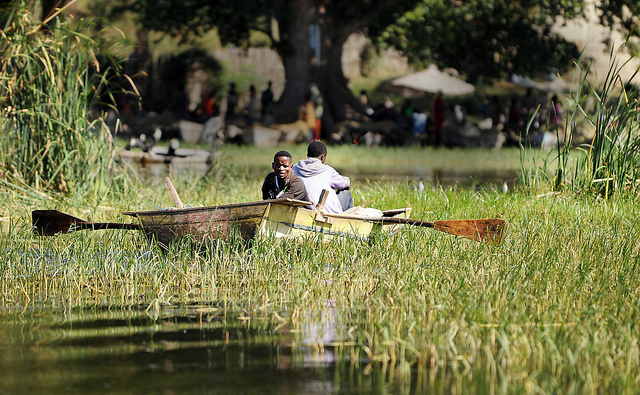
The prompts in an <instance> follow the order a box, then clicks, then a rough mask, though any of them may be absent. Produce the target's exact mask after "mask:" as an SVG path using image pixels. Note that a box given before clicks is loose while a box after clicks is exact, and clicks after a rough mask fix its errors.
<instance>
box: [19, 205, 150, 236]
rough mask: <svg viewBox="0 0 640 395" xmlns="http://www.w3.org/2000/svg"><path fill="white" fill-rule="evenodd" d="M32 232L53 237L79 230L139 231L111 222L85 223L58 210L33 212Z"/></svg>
mask: <svg viewBox="0 0 640 395" xmlns="http://www.w3.org/2000/svg"><path fill="white" fill-rule="evenodd" d="M31 222H32V224H33V226H34V228H33V231H34V232H36V233H37V234H39V235H41V236H54V235H57V234H58V233H69V232H74V231H76V230H81V229H89V230H98V229H140V225H138V224H118V223H111V222H87V221H85V220H83V219H80V218H76V217H74V216H72V215H69V214H65V213H63V212H61V211H58V210H34V211H33V212H32V213H31Z"/></svg>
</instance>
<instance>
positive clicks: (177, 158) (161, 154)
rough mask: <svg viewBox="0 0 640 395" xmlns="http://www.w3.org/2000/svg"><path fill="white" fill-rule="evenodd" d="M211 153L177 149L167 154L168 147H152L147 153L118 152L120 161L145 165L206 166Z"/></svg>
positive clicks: (210, 158) (124, 150) (123, 150)
mask: <svg viewBox="0 0 640 395" xmlns="http://www.w3.org/2000/svg"><path fill="white" fill-rule="evenodd" d="M212 156H213V153H212V152H211V151H206V150H201V149H188V148H178V149H176V150H175V151H174V152H172V153H171V154H169V147H158V146H154V147H153V148H152V149H151V150H150V151H149V152H142V151H132V150H126V149H122V150H120V151H118V157H119V158H120V159H121V160H130V161H134V162H140V163H145V164H151V163H167V164H168V163H171V164H178V165H181V164H200V163H202V164H207V163H211V160H212Z"/></svg>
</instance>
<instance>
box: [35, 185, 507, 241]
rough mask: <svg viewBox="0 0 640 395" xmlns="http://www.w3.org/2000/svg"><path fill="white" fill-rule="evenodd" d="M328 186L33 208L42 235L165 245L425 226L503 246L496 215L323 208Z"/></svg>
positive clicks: (363, 234) (356, 234)
mask: <svg viewBox="0 0 640 395" xmlns="http://www.w3.org/2000/svg"><path fill="white" fill-rule="evenodd" d="M167 184H168V186H169V191H170V192H171V194H172V198H173V199H174V202H176V203H177V205H178V207H181V206H182V201H181V200H180V198H179V196H177V192H175V189H174V188H173V184H171V183H170V181H169V182H168V183H167ZM327 193H328V191H324V192H323V193H322V195H321V197H320V202H318V204H317V206H316V208H315V209H313V210H310V209H308V208H307V206H308V205H309V204H310V203H309V202H303V201H300V200H294V199H271V200H261V201H256V202H248V203H238V204H226V205H219V206H210V207H195V208H179V209H167V210H154V211H130V212H125V213H124V214H125V215H130V216H133V217H135V218H137V219H138V221H139V224H136V223H126V224H122V223H92V222H87V221H84V220H82V219H80V218H76V217H73V216H71V215H69V214H65V213H62V212H60V211H57V210H34V211H33V212H32V224H33V226H34V231H35V232H36V233H38V234H40V235H43V236H53V235H56V234H59V233H65V232H73V231H76V230H82V229H85V230H97V229H131V230H134V229H135V230H142V231H143V232H144V233H145V235H146V236H147V237H148V238H149V239H150V240H151V241H155V242H157V243H159V245H160V246H161V247H162V248H165V249H166V248H168V247H169V245H170V244H172V243H174V242H176V241H181V240H184V239H188V240H191V241H192V242H194V243H195V244H199V245H204V244H205V243H208V242H210V241H215V240H233V239H235V238H237V239H242V240H251V239H253V238H255V237H256V235H261V236H265V237H266V236H268V237H275V238H285V239H294V240H314V241H322V242H326V241H329V240H332V239H335V238H350V239H354V238H355V239H365V240H366V239H369V238H370V237H371V236H372V235H373V234H374V233H376V232H390V231H394V230H397V228H398V227H400V226H403V225H413V226H422V227H427V228H432V229H435V230H438V231H441V232H445V233H449V234H453V235H456V236H461V237H466V238H469V239H472V240H476V241H483V242H487V243H490V244H495V245H500V244H501V243H502V240H503V238H504V235H505V230H506V228H507V224H506V222H505V221H504V220H502V219H498V218H492V219H471V220H444V221H434V222H427V221H421V220H415V219H410V218H408V216H409V213H410V212H411V209H410V208H404V209H398V210H388V211H384V212H382V211H379V210H375V216H368V215H354V214H352V213H343V214H331V213H326V212H324V211H323V208H324V202H325V201H326V196H327Z"/></svg>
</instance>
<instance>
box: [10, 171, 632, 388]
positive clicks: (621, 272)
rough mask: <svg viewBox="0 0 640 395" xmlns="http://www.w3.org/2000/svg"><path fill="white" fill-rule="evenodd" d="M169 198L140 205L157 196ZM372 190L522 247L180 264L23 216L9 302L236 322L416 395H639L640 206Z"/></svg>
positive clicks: (301, 254) (455, 245) (256, 248)
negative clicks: (419, 392) (34, 225)
mask: <svg viewBox="0 0 640 395" xmlns="http://www.w3.org/2000/svg"><path fill="white" fill-rule="evenodd" d="M201 182H202V185H201V186H196V187H194V188H193V189H191V191H190V192H189V193H186V192H185V193H184V194H183V195H184V196H183V199H184V200H186V201H189V200H191V201H197V200H198V199H199V198H200V196H202V195H201V194H203V193H204V191H207V190H208V188H207V187H206V185H205V184H206V183H205V182H204V181H201ZM152 185H153V186H152V187H150V190H146V189H145V188H142V187H141V186H134V187H132V191H135V192H136V193H139V194H141V195H142V196H143V197H146V194H149V195H157V194H158V193H157V192H154V191H155V188H156V187H158V186H159V185H156V184H152ZM178 185H180V184H178ZM178 185H176V186H177V187H178ZM248 187H255V188H257V187H259V182H258V181H246V182H245V181H241V182H239V183H235V182H234V183H233V185H219V186H217V188H219V189H220V190H225V191H227V192H228V193H226V196H227V197H228V198H232V199H233V198H238V199H243V198H244V196H245V193H246V192H244V191H243V192H240V191H237V190H236V189H237V188H241V189H244V188H248ZM178 189H179V190H180V187H178ZM357 189H358V190H359V192H358V193H359V195H360V198H359V199H362V200H361V202H362V203H364V204H365V205H370V206H375V207H379V208H397V207H402V206H411V207H413V208H414V215H413V217H414V218H424V219H463V218H484V217H502V218H504V219H506V220H507V221H508V222H509V225H510V226H509V232H508V235H507V237H506V240H505V243H504V245H503V247H493V246H490V245H486V244H482V243H475V242H472V241H470V240H466V239H459V238H455V237H453V236H451V235H448V234H444V233H441V232H437V231H433V230H430V229H422V228H404V229H402V230H401V231H400V232H398V233H397V234H396V235H380V236H378V237H377V238H376V239H374V240H373V241H372V242H362V241H357V240H347V239H340V240H336V241H335V242H332V243H329V244H326V245H325V244H321V243H317V242H316V241H315V240H313V239H310V240H308V241H307V242H306V243H303V244H300V245H298V244H294V243H291V242H286V241H274V240H272V239H269V238H258V239H256V240H255V241H254V242H253V243H250V244H249V245H241V244H240V243H236V242H234V241H231V242H229V243H215V244H211V245H210V246H209V248H206V249H204V250H202V249H199V248H194V247H193V246H192V245H191V244H189V243H185V244H178V245H174V246H172V247H171V248H170V249H169V251H167V252H163V251H161V250H160V249H159V248H157V246H155V245H154V244H151V243H149V242H148V241H147V240H146V239H144V238H143V237H142V235H141V234H140V233H139V232H131V231H106V232H105V231H95V232H75V233H72V234H68V235H61V236H57V237H49V238H41V237H37V236H34V235H32V234H31V233H30V228H29V227H28V226H25V225H23V224H21V221H20V218H16V219H15V220H14V221H13V223H14V225H13V226H12V227H11V229H10V230H9V232H8V233H7V234H5V236H4V237H3V239H2V243H3V245H2V247H3V251H4V252H5V259H4V262H3V264H2V265H1V266H0V277H1V278H0V288H1V289H0V292H1V293H0V296H1V298H2V303H3V305H5V306H23V307H24V306H34V305H37V306H43V305H44V306H56V305H60V304H62V305H68V306H79V307H82V306H111V307H110V308H111V309H114V308H116V309H117V308H125V307H126V306H139V305H143V306H147V307H146V308H145V311H146V314H148V316H149V317H150V319H152V320H158V321H157V322H159V323H161V322H166V320H167V317H170V315H171V311H173V309H174V308H175V307H176V306H190V305H195V306H201V307H200V308H199V309H200V310H198V311H200V312H199V313H198V314H200V315H201V316H202V318H201V320H202V322H203V323H202V324H201V325H212V326H213V327H217V326H219V325H220V324H219V323H220V322H221V320H222V321H223V322H226V323H227V324H228V325H229V328H232V327H233V326H234V325H235V324H234V322H236V321H237V320H239V321H240V322H242V323H243V324H242V326H243V327H246V328H253V329H252V330H258V332H259V333H265V332H262V331H267V333H269V332H270V333H272V334H273V336H275V337H276V338H279V339H282V338H283V337H284V338H286V339H288V340H287V344H290V345H291V347H293V348H294V349H296V348H310V349H311V350H312V351H313V352H315V353H318V354H319V355H320V354H322V352H323V350H325V352H326V350H332V351H333V352H334V353H335V355H336V356H337V358H338V359H339V361H337V363H338V364H344V363H350V364H355V365H354V366H357V367H358V368H357V371H359V372H364V371H367V370H369V371H374V372H377V373H375V375H376V377H377V379H378V380H380V383H386V384H385V385H391V383H393V385H397V386H401V387H403V388H415V387H413V386H416V385H418V386H421V387H420V388H423V389H425V390H426V389H429V388H431V389H434V388H436V387H438V386H442V387H441V388H453V387H456V388H459V389H460V390H464V391H465V392H466V391H471V390H473V389H474V388H475V390H476V391H482V389H483V388H484V389H485V390H486V388H487V387H490V386H493V387H495V388H496V391H497V389H498V388H502V390H501V391H503V392H563V393H590V392H591V393H596V392H607V393H611V392H616V393H634V392H636V391H637V389H638V387H639V386H640V377H639V376H638V371H640V352H639V349H638V328H637V326H636V325H634V323H635V322H637V319H638V316H639V313H640V290H639V288H638V287H637V284H638V283H639V282H640V278H639V275H638V273H639V271H638V262H640V247H639V246H638V244H637V243H636V242H635V240H637V238H638V237H639V236H640V224H639V223H638V221H637V218H638V208H637V207H638V206H637V202H636V200H637V199H635V197H634V196H633V195H624V194H621V195H616V196H614V197H612V198H611V199H609V200H603V201H599V202H593V201H591V200H589V199H587V198H586V197H580V196H577V195H571V194H567V193H563V194H559V195H549V196H545V197H541V198H532V197H531V195H530V193H529V192H528V191H515V192H511V193H507V194H504V193H501V192H500V193H499V192H497V191H492V190H468V189H455V188H449V189H446V188H441V187H433V188H431V187H430V188H427V189H426V190H425V191H424V192H422V193H419V192H418V191H415V190H413V189H411V184H410V183H409V182H393V183H388V184H386V183H373V184H362V185H358V188H357ZM158 199H159V198H158ZM142 200H143V201H144V200H145V199H144V198H143V199H142ZM119 204H122V202H120V203H117V204H112V205H113V206H115V207H116V208H117V207H118V205H119ZM139 204H140V205H144V204H145V203H139ZM154 204H155V203H154ZM77 214H78V215H80V216H82V215H81V213H77ZM96 215H97V213H96ZM101 215H103V216H106V218H100V217H98V218H95V219H96V220H110V219H112V218H115V219H120V218H119V217H117V213H116V212H115V211H109V212H102V214H101ZM85 308H86V307H85ZM208 322H209V323H210V324H207V323H208ZM260 338H261V337H260ZM348 361H350V362H348ZM367 366H369V367H367ZM361 374H363V375H364V376H363V377H365V376H366V375H365V374H364V373H361Z"/></svg>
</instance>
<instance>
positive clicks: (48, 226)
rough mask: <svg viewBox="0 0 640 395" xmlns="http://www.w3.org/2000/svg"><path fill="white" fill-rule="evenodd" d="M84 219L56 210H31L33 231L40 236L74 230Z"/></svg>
mask: <svg viewBox="0 0 640 395" xmlns="http://www.w3.org/2000/svg"><path fill="white" fill-rule="evenodd" d="M84 222H85V221H83V220H81V219H80V218H76V217H74V216H72V215H69V214H65V213H63V212H61V211H58V210H34V211H32V212H31V223H32V225H33V227H34V228H33V231H34V232H35V233H37V234H39V235H41V236H55V235H57V234H59V233H67V232H72V231H74V230H76V228H77V226H78V225H80V224H82V223H84Z"/></svg>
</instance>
